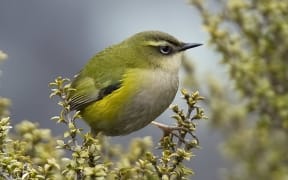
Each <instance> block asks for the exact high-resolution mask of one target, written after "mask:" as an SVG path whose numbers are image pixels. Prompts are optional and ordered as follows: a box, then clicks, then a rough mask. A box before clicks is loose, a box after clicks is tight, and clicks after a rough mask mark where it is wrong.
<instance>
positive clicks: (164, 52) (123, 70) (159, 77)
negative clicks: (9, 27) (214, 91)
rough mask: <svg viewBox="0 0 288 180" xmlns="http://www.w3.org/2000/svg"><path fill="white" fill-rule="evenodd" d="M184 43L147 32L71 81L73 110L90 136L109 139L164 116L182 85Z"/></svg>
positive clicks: (105, 53) (109, 50) (93, 61)
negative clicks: (79, 116) (76, 112)
mask: <svg viewBox="0 0 288 180" xmlns="http://www.w3.org/2000/svg"><path fill="white" fill-rule="evenodd" d="M200 45H202V44H200V43H184V42H182V41H180V40H178V39H176V38H175V37H173V36H172V35H170V34H168V33H165V32H161V31H143V32H139V33H136V34H134V35H132V36H130V37H128V38H127V39H125V40H123V41H122V42H120V43H118V44H115V45H112V46H110V47H107V48H106V49H104V50H102V51H101V52H99V53H97V54H96V55H95V56H94V57H92V58H91V59H90V60H89V61H88V62H87V64H86V65H85V66H84V67H83V68H82V69H81V70H80V72H79V73H78V74H77V75H76V76H75V77H74V79H73V80H72V82H71V87H72V88H73V91H71V93H70V94H69V99H70V100H69V106H70V110H71V111H79V113H80V115H81V117H82V118H83V120H84V121H85V122H86V123H87V124H88V125H89V126H90V127H91V132H92V133H94V134H97V133H99V132H101V133H103V134H104V135H107V136H121V135H127V134H130V133H132V132H134V131H137V130H139V129H141V128H143V127H145V126H146V125H148V124H149V123H151V122H152V121H154V120H155V119H156V118H157V117H158V116H159V115H160V114H162V113H163V112H164V111H165V110H166V109H167V108H168V107H169V105H170V104H171V102H172V101H173V99H174V97H175V95H176V93H177V90H178V86H179V76H178V72H179V68H180V66H181V61H182V59H183V52H184V51H185V50H187V49H190V48H194V47H198V46H200Z"/></svg>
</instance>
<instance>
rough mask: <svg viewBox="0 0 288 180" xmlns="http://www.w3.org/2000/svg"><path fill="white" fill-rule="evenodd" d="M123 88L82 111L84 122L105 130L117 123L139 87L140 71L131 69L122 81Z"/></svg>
mask: <svg viewBox="0 0 288 180" xmlns="http://www.w3.org/2000/svg"><path fill="white" fill-rule="evenodd" d="M121 82H122V83H121V87H120V88H119V89H117V90H115V91H113V92H112V93H111V94H109V95H107V96H105V97H104V98H103V99H101V100H99V101H96V102H95V103H92V104H91V105H89V106H87V107H86V108H85V109H84V110H83V111H82V116H83V118H84V120H85V121H86V122H87V123H88V124H89V125H90V126H92V127H95V128H96V127H97V129H98V128H101V127H103V128H105V127H109V125H110V124H113V123H115V120H117V116H118V115H119V112H122V111H123V108H124V107H125V105H126V103H129V100H130V99H131V98H132V96H133V95H134V94H135V92H136V90H137V89H138V88H140V87H139V84H140V83H139V82H140V81H139V69H129V70H128V71H127V72H126V73H125V74H124V75H123V79H122V81H121Z"/></svg>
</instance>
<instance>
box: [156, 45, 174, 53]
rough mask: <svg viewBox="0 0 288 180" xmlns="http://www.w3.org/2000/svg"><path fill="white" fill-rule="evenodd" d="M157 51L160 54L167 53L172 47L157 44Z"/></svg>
mask: <svg viewBox="0 0 288 180" xmlns="http://www.w3.org/2000/svg"><path fill="white" fill-rule="evenodd" d="M159 51H160V53H161V54H164V55H168V54H171V53H172V51H173V49H172V47H170V46H159Z"/></svg>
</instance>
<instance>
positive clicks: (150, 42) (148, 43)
mask: <svg viewBox="0 0 288 180" xmlns="http://www.w3.org/2000/svg"><path fill="white" fill-rule="evenodd" d="M145 45H149V46H167V45H172V44H171V43H169V42H167V41H146V42H145Z"/></svg>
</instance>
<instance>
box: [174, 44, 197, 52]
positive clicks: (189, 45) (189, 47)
mask: <svg viewBox="0 0 288 180" xmlns="http://www.w3.org/2000/svg"><path fill="white" fill-rule="evenodd" d="M201 45H202V44H199V43H183V45H182V46H181V47H180V48H179V49H178V51H185V50H186V49H191V48H195V47H198V46H201Z"/></svg>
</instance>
